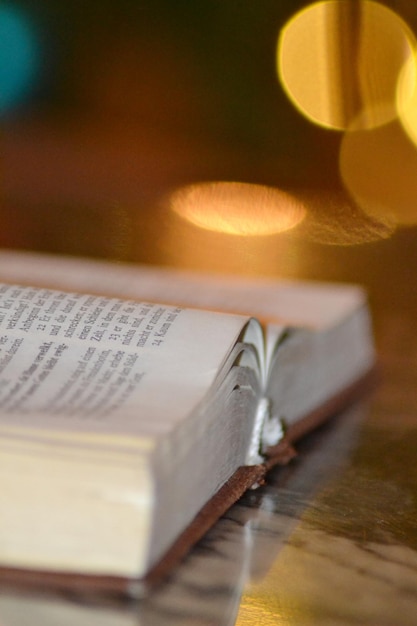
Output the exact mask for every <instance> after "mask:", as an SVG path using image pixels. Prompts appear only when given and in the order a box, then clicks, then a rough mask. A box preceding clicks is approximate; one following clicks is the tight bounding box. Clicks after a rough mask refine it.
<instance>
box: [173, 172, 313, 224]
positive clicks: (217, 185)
mask: <svg viewBox="0 0 417 626" xmlns="http://www.w3.org/2000/svg"><path fill="white" fill-rule="evenodd" d="M168 202H169V205H170V207H171V208H172V209H173V210H174V211H175V212H176V213H177V214H178V215H179V216H181V217H182V218H184V219H186V220H187V221H189V222H191V223H192V224H194V225H195V226H198V227H200V228H203V229H206V230H211V231H215V232H220V233H224V234H228V235H240V236H262V235H272V234H274V233H280V232H284V231H288V230H290V229H291V228H294V227H295V226H297V225H298V224H299V223H300V222H301V221H302V220H303V219H304V217H305V209H304V206H303V205H302V203H301V202H300V201H297V200H296V199H295V198H294V197H293V196H291V195H290V194H289V193H286V192H284V191H281V190H279V189H275V188H273V187H267V186H264V185H253V184H249V183H239V182H209V183H199V184H194V185H190V186H186V187H182V188H181V189H178V190H177V191H175V192H174V193H173V194H172V195H171V196H170V198H169V200H168Z"/></svg>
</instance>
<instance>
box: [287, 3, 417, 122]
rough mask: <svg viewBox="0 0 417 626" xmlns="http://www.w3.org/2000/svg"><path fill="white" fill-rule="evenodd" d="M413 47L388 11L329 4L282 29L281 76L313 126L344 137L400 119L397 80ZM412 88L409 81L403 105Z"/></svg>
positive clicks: (375, 6)
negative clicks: (343, 132) (345, 132)
mask: <svg viewBox="0 0 417 626" xmlns="http://www.w3.org/2000/svg"><path fill="white" fill-rule="evenodd" d="M414 46H415V37H414V35H413V33H412V31H411V30H410V28H409V27H408V26H407V24H406V23H405V22H404V21H403V20H402V19H401V18H400V17H399V16H398V15H397V14H396V13H394V12H393V11H392V10H391V9H389V8H388V7H386V6H384V5H382V4H380V3H378V2H372V1H370V0H325V1H322V2H317V3H315V4H312V5H310V6H308V7H307V8H305V9H303V10H302V11H300V12H299V13H297V14H296V15H295V16H294V17H293V18H292V19H291V20H290V21H289V22H288V23H287V24H286V26H285V27H284V28H283V29H282V31H281V34H280V37H279V40H278V47H277V68H278V75H279V78H280V80H281V83H282V85H283V87H284V89H285V91H286V93H287V95H288V96H289V98H290V100H291V101H292V102H293V104H294V105H295V106H296V107H297V109H298V110H299V111H300V112H301V113H302V114H303V115H305V116H306V117H307V118H309V119H310V120H311V121H313V122H315V123H317V124H319V125H322V126H324V127H327V128H333V129H340V130H354V129H364V128H374V127H376V126H379V125H381V124H385V123H387V122H389V121H391V120H393V119H395V118H396V117H397V83H398V78H399V76H400V74H401V71H402V69H403V67H404V65H405V63H406V62H409V61H410V59H412V58H413V49H414ZM410 76H411V77H412V73H409V74H408V78H410ZM412 78H413V77H412ZM413 89H414V80H408V81H404V82H403V88H402V97H403V100H404V101H405V102H407V101H408V100H409V98H410V97H411V95H412V92H413Z"/></svg>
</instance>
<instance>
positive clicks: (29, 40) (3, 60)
mask: <svg viewBox="0 0 417 626" xmlns="http://www.w3.org/2000/svg"><path fill="white" fill-rule="evenodd" d="M39 56H40V50H39V42H38V38H37V33H36V32H35V28H34V26H33V24H32V22H31V21H30V18H29V17H28V16H27V15H26V14H25V13H23V11H22V10H21V9H19V8H17V7H13V6H12V5H11V4H10V5H9V6H7V5H6V4H4V5H3V6H0V113H4V112H6V111H8V110H9V109H11V108H12V107H14V106H15V105H17V104H19V103H20V102H21V101H22V100H23V99H24V98H25V96H26V95H27V94H28V92H29V91H30V89H31V88H32V86H33V83H34V81H35V79H36V74H37V71H38V69H39Z"/></svg>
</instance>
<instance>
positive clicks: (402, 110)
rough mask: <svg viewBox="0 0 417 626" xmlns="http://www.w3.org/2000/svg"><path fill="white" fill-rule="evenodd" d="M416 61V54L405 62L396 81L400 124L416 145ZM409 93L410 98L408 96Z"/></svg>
mask: <svg viewBox="0 0 417 626" xmlns="http://www.w3.org/2000/svg"><path fill="white" fill-rule="evenodd" d="M416 66H417V60H416V53H414V54H413V56H412V57H410V59H409V60H408V61H407V63H406V65H405V66H404V69H403V71H402V73H401V76H400V79H399V81H398V90H397V105H398V113H399V116H400V120H401V123H402V125H403V127H404V129H405V131H406V132H407V134H408V135H409V137H410V138H411V139H412V140H413V141H414V143H415V144H417V67H416ZM410 93H411V96H410Z"/></svg>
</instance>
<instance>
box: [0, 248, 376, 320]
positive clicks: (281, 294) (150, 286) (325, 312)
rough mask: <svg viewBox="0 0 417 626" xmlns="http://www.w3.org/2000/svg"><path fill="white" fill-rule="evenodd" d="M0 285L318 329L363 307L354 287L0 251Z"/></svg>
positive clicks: (359, 294)
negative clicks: (158, 303)
mask: <svg viewBox="0 0 417 626" xmlns="http://www.w3.org/2000/svg"><path fill="white" fill-rule="evenodd" d="M0 280H4V281H15V282H23V283H24V284H38V285H41V286H49V287H54V288H59V289H71V290H76V291H84V292H87V293H89V292H90V293H91V292H94V293H101V294H106V295H117V296H119V297H127V298H143V299H147V300H151V301H152V302H156V301H163V302H175V303H176V304H179V305H182V306H193V307H200V308H205V309H207V308H210V309H215V310H223V311H230V312H233V313H241V314H245V315H253V316H255V317H257V318H259V319H261V321H263V322H267V323H271V322H272V323H275V324H276V325H279V326H281V327H284V326H288V325H290V326H303V327H309V328H314V329H323V328H326V327H329V326H332V325H334V324H336V323H338V322H339V321H340V319H341V318H342V317H345V316H347V315H349V314H350V313H351V312H353V311H354V310H355V309H357V308H358V306H360V305H361V304H364V303H365V294H364V292H363V290H362V289H361V288H359V287H357V286H355V285H334V284H326V283H314V282H308V281H304V282H303V281H289V280H271V279H267V278H264V279H260V278H256V279H254V278H244V277H236V276H233V277H230V276H220V275H218V276H214V275H210V274H200V273H193V272H189V271H181V270H172V269H167V268H152V267H146V266H135V265H127V264H115V263H110V262H105V261H94V260H86V259H76V258H65V257H54V256H48V255H42V254H30V253H19V252H11V251H9V252H6V251H2V252H1V251H0Z"/></svg>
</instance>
